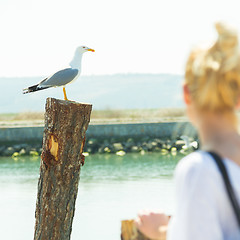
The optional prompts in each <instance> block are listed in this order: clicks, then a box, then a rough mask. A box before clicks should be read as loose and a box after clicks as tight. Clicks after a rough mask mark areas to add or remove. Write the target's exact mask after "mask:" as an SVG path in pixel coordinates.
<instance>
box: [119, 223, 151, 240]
mask: <svg viewBox="0 0 240 240" xmlns="http://www.w3.org/2000/svg"><path fill="white" fill-rule="evenodd" d="M121 240H151V239H149V238H147V237H146V236H144V235H143V234H142V233H141V232H140V231H139V230H138V229H137V228H136V227H135V224H134V220H133V219H131V220H123V221H122V222H121Z"/></svg>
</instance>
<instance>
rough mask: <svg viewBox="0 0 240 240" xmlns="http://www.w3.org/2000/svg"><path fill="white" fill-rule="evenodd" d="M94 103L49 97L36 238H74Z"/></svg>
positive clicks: (64, 239) (36, 214) (58, 239)
mask: <svg viewBox="0 0 240 240" xmlns="http://www.w3.org/2000/svg"><path fill="white" fill-rule="evenodd" d="M91 110H92V105H89V104H80V103H76V102H71V101H63V100H58V99H54V98H48V99H47V102H46V112H45V129H44V136H43V152H42V155H41V165H40V177H39V181H38V195H37V203H36V212H35V218H36V223H35V233H34V240H50V239H51V240H66V239H70V235H71V231H72V222H73V216H74V211H75V201H76V197H77V192H78V182H79V176H80V168H81V165H83V164H84V156H83V155H82V151H83V147H84V142H85V133H86V130H87V127H88V123H89V121H90V114H91Z"/></svg>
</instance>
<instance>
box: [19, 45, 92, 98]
mask: <svg viewBox="0 0 240 240" xmlns="http://www.w3.org/2000/svg"><path fill="white" fill-rule="evenodd" d="M88 51H91V52H95V50H93V49H91V48H88V47H86V46H80V47H77V49H76V51H75V55H74V57H73V59H72V61H71V62H70V64H69V65H70V67H69V68H65V69H62V70H60V71H58V72H56V73H54V74H53V75H51V76H50V77H47V78H45V79H44V80H42V81H41V82H40V83H38V84H36V85H33V86H31V87H28V88H25V89H23V94H26V93H31V92H36V91H39V90H43V89H47V88H50V87H60V86H63V94H64V99H65V100H68V98H67V94H66V89H65V86H66V85H67V84H69V83H70V82H73V81H74V80H76V79H77V78H78V77H79V75H80V73H81V63H82V55H83V53H85V52H88Z"/></svg>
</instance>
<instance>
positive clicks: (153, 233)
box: [135, 211, 169, 240]
mask: <svg viewBox="0 0 240 240" xmlns="http://www.w3.org/2000/svg"><path fill="white" fill-rule="evenodd" d="M168 222H169V217H168V216H167V215H165V214H164V213H162V212H161V211H157V212H150V211H142V212H140V213H139V214H138V217H137V219H136V220H135V225H136V227H137V228H138V229H139V231H141V232H142V233H143V234H144V235H145V236H146V237H148V238H150V239H154V240H155V239H156V240H164V239H166V233H167V226H168Z"/></svg>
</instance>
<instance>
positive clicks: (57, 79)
mask: <svg viewBox="0 0 240 240" xmlns="http://www.w3.org/2000/svg"><path fill="white" fill-rule="evenodd" d="M77 74H78V70H77V69H72V68H65V69H63V70H60V71H58V72H56V73H54V74H53V75H52V76H50V77H49V78H46V79H44V80H43V81H42V82H40V83H39V87H55V86H64V85H66V84H68V83H70V82H71V81H72V80H74V78H75V77H76V76H77Z"/></svg>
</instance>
